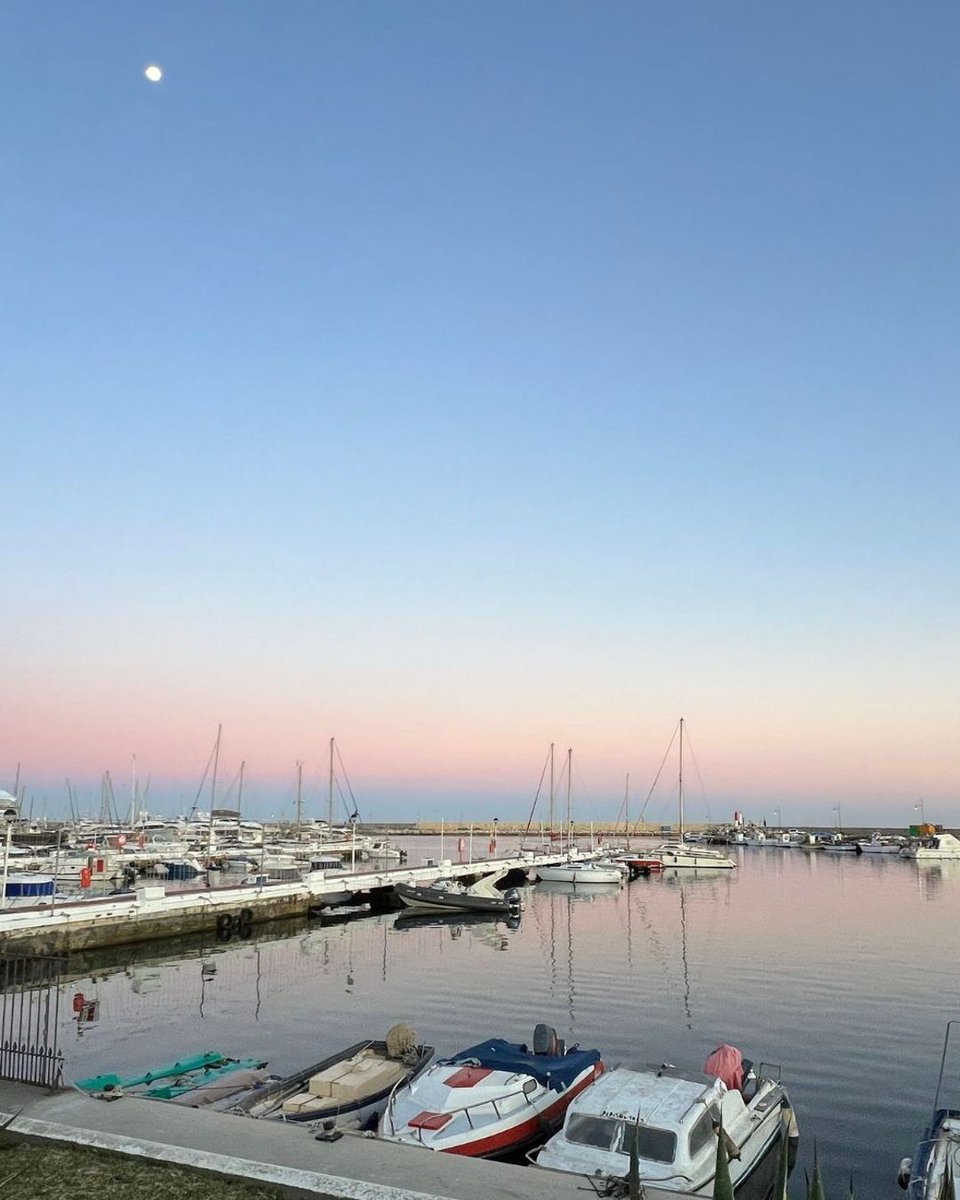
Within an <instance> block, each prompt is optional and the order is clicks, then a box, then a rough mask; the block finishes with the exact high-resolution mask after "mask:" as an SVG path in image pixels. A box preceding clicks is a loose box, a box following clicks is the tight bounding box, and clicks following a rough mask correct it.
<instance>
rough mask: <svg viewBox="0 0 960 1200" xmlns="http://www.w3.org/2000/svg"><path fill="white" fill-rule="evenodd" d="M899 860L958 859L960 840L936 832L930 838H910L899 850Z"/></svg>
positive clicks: (949, 834) (959, 855) (950, 834)
mask: <svg viewBox="0 0 960 1200" xmlns="http://www.w3.org/2000/svg"><path fill="white" fill-rule="evenodd" d="M900 857H901V858H915V859H931V858H960V838H957V837H954V835H953V834H952V833H943V832H942V831H938V832H937V833H935V834H933V835H931V836H930V837H922V838H912V839H911V840H910V842H909V843H908V844H907V845H906V846H902V847H901V849H900Z"/></svg>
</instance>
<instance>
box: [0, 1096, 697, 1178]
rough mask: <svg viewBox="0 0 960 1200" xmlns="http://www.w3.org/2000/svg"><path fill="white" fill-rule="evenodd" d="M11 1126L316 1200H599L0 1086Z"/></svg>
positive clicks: (263, 1131) (410, 1154)
mask: <svg viewBox="0 0 960 1200" xmlns="http://www.w3.org/2000/svg"><path fill="white" fill-rule="evenodd" d="M11 1118H12V1120H11ZM7 1121H10V1124H9V1126H8V1130H7V1132H8V1133H9V1134H14V1135H16V1136H19V1137H23V1138H25V1139H29V1140H31V1141H44V1140H46V1141H51V1142H55V1143H58V1144H60V1145H70V1146H90V1147H94V1148H96V1149H100V1150H111V1151H115V1152H117V1153H120V1154H130V1155H135V1156H137V1157H140V1158H153V1159H158V1160H161V1161H163V1162H170V1163H176V1164H177V1165H178V1166H183V1167H191V1168H194V1169H197V1170H201V1171H210V1172H213V1173H214V1174H217V1175H220V1176H223V1177H225V1178H229V1179H243V1180H249V1181H252V1182H256V1183H261V1184H267V1185H272V1186H275V1187H277V1188H279V1189H281V1190H282V1191H283V1192H284V1193H285V1194H286V1195H288V1196H291V1197H304V1198H306V1197H309V1198H311V1200H313V1198H315V1197H318V1196H319V1197H329V1198H330V1200H491V1197H496V1198H498V1200H499V1198H502V1200H544V1197H547V1196H549V1198H550V1200H591V1197H593V1196H594V1194H595V1193H594V1191H593V1189H592V1188H591V1187H590V1185H589V1182H588V1181H587V1180H585V1179H583V1178H581V1177H579V1176H566V1175H559V1174H556V1173H554V1172H550V1173H547V1172H545V1171H539V1170H536V1169H534V1168H532V1167H517V1166H507V1165H504V1164H502V1163H494V1162H486V1161H483V1160H477V1159H466V1158H461V1157H459V1156H458V1155H452V1154H436V1153H434V1152H432V1151H428V1150H419V1149H416V1148H414V1147H407V1146H398V1145H396V1144H394V1143H390V1142H382V1141H380V1140H378V1139H377V1138H373V1137H370V1136H364V1135H363V1134H345V1135H344V1136H343V1137H342V1138H340V1139H339V1140H338V1141H336V1142H318V1141H316V1139H315V1138H314V1136H313V1131H312V1130H309V1129H304V1128H302V1127H297V1126H295V1125H287V1124H284V1123H282V1122H279V1121H277V1122H275V1121H255V1120H252V1119H250V1118H245V1117H239V1116H235V1115H231V1114H227V1113H218V1112H205V1111H204V1110H203V1109H195V1108H184V1107H182V1106H181V1105H176V1104H164V1103H163V1102H162V1101H156V1100H143V1099H138V1098H137V1097H134V1096H124V1097H122V1098H121V1099H119V1100H114V1101H112V1102H109V1103H108V1102H106V1101H103V1100H97V1099H94V1098H93V1097H91V1096H85V1095H83V1094H82V1093H81V1092H78V1091H75V1090H73V1089H69V1090H65V1091H61V1092H56V1093H52V1094H51V1093H50V1092H47V1091H45V1090H43V1089H40V1088H34V1087H30V1086H28V1085H26V1084H16V1083H6V1082H3V1081H0V1123H4V1124H6V1122H7ZM674 1200H676V1196H675V1194H674Z"/></svg>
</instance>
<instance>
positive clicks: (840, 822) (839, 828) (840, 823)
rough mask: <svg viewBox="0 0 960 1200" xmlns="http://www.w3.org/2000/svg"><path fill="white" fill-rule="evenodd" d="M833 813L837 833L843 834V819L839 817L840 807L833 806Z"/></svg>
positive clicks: (837, 805)
mask: <svg viewBox="0 0 960 1200" xmlns="http://www.w3.org/2000/svg"><path fill="white" fill-rule="evenodd" d="M833 811H834V812H835V813H836V814H837V831H838V832H839V833H843V819H842V818H841V816H840V805H839V804H835V805H834V806H833Z"/></svg>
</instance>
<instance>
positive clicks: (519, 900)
mask: <svg viewBox="0 0 960 1200" xmlns="http://www.w3.org/2000/svg"><path fill="white" fill-rule="evenodd" d="M503 898H504V900H506V902H507V903H508V904H509V905H510V914H511V916H512V915H513V914H514V913H519V912H520V910H521V909H522V908H523V897H522V896H521V895H520V892H519V890H518V889H517V888H508V889H507V891H505V892H504V893H503Z"/></svg>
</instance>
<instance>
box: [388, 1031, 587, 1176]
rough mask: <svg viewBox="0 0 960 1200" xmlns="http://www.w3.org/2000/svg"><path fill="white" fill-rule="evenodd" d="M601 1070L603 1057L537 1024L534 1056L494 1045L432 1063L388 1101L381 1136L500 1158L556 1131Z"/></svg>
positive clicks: (492, 1041)
mask: <svg viewBox="0 0 960 1200" xmlns="http://www.w3.org/2000/svg"><path fill="white" fill-rule="evenodd" d="M603 1070H604V1066H603V1063H602V1062H601V1060H600V1052H599V1051H598V1050H581V1049H580V1048H579V1046H572V1047H571V1048H570V1049H569V1050H567V1049H566V1047H565V1046H564V1044H563V1042H562V1041H561V1040H560V1039H559V1038H558V1037H557V1034H556V1030H554V1029H553V1028H552V1027H551V1026H549V1025H544V1024H539V1025H537V1027H536V1029H535V1030H534V1034H533V1047H532V1049H528V1048H527V1046H526V1045H523V1044H518V1043H515V1042H507V1041H504V1040H503V1039H502V1038H489V1039H488V1040H487V1041H485V1042H481V1043H479V1045H476V1046H470V1047H469V1048H468V1049H466V1050H462V1051H461V1052H460V1053H459V1054H456V1055H454V1057H453V1058H448V1059H444V1060H443V1061H442V1062H438V1063H435V1064H434V1065H433V1066H432V1067H430V1068H428V1069H427V1070H426V1071H424V1072H423V1073H422V1074H421V1075H419V1076H418V1077H417V1078H416V1079H413V1080H411V1082H410V1083H409V1084H408V1085H407V1086H406V1087H403V1088H400V1089H398V1090H397V1091H395V1092H394V1093H393V1094H392V1095H391V1097H390V1100H389V1102H388V1104H387V1108H386V1111H385V1112H384V1114H383V1117H382V1119H381V1121H380V1128H379V1131H378V1132H379V1135H380V1137H382V1138H386V1139H387V1140H389V1141H395V1142H403V1143H405V1144H406V1145H410V1146H421V1147H423V1148H425V1149H428V1150H438V1151H441V1152H444V1153H447V1154H463V1155H467V1156H469V1157H472V1158H502V1157H504V1156H505V1155H508V1154H515V1153H517V1152H519V1151H521V1150H524V1149H526V1148H527V1147H528V1146H531V1145H533V1144H535V1143H537V1142H541V1141H542V1140H543V1138H544V1136H545V1135H546V1134H547V1133H549V1132H551V1131H552V1130H554V1129H556V1128H557V1127H558V1125H559V1124H560V1122H561V1121H562V1120H563V1114H564V1113H565V1112H566V1110H567V1107H568V1105H569V1104H570V1103H571V1102H573V1101H574V1100H575V1098H576V1097H577V1096H578V1095H580V1094H581V1093H582V1092H583V1091H584V1090H589V1087H590V1085H591V1084H592V1083H593V1082H594V1080H595V1079H598V1078H600V1076H601V1075H602V1073H603Z"/></svg>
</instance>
